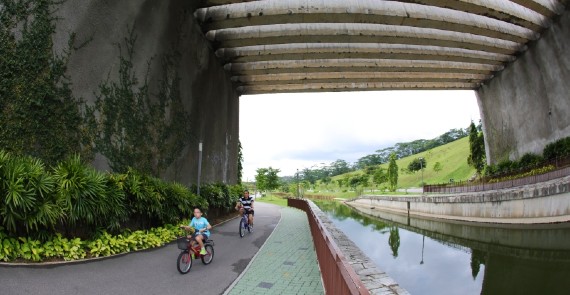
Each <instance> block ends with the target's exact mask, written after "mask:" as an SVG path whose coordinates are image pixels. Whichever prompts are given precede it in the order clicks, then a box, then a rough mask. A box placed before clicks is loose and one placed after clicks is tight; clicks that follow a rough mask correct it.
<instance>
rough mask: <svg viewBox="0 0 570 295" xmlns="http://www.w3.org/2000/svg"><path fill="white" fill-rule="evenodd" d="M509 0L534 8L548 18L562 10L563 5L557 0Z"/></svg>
mask: <svg viewBox="0 0 570 295" xmlns="http://www.w3.org/2000/svg"><path fill="white" fill-rule="evenodd" d="M511 2H514V3H516V4H518V5H520V6H524V7H526V8H528V9H530V10H534V11H536V12H538V13H540V14H542V15H544V16H546V17H549V18H551V17H553V16H554V15H558V14H561V13H562V12H563V11H564V5H563V4H562V3H561V2H562V1H559V0H511Z"/></svg>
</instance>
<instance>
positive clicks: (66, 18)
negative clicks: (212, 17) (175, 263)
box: [54, 0, 239, 184]
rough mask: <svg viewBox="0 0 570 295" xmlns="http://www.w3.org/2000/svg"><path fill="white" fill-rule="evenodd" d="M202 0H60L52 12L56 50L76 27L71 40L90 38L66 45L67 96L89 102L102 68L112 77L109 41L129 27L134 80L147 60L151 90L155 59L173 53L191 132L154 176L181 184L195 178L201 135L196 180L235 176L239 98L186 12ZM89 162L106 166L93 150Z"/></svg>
mask: <svg viewBox="0 0 570 295" xmlns="http://www.w3.org/2000/svg"><path fill="white" fill-rule="evenodd" d="M202 4H203V3H202V1H186V0H164V1H154V0H132V1H131V0H129V1H108V0H88V1H87V0H86V1H66V2H65V3H64V4H63V5H62V6H61V7H59V10H58V12H57V14H58V16H60V17H61V18H62V19H61V20H59V21H58V23H57V34H56V36H55V38H54V41H55V45H56V48H57V49H60V50H61V49H62V48H64V47H65V46H66V45H67V40H68V38H69V33H72V32H73V33H76V34H77V42H76V45H77V44H80V43H82V42H83V41H86V40H90V41H89V42H88V43H87V44H86V45H85V46H84V47H82V48H81V49H79V50H78V51H76V52H74V53H73V54H72V56H71V60H70V63H69V70H68V74H69V76H70V77H71V80H72V83H73V86H72V87H73V92H74V94H75V96H77V97H81V98H83V99H84V100H86V101H87V102H93V101H94V99H95V94H94V93H95V92H96V91H98V85H99V83H101V81H104V80H105V79H106V78H107V76H108V75H110V77H111V79H113V78H116V75H117V72H118V62H119V50H118V48H117V44H119V43H122V42H124V40H125V38H126V37H128V35H129V34H128V31H129V28H131V29H132V30H133V32H134V34H135V35H136V36H137V40H136V45H135V49H134V57H133V64H134V66H135V69H136V72H137V77H138V78H139V80H143V79H144V74H145V73H146V70H147V68H146V67H147V62H148V61H149V60H151V59H153V60H152V64H151V69H150V73H149V77H148V78H149V86H150V91H151V93H156V90H157V86H158V81H160V80H161V78H162V77H161V75H162V74H163V72H162V65H161V58H162V56H164V55H165V54H172V53H174V52H178V53H179V54H180V61H179V64H178V65H176V66H175V67H174V70H175V71H177V72H178V74H179V77H180V78H181V81H180V88H181V89H180V92H181V93H180V94H181V97H182V100H183V102H184V107H185V109H186V111H187V112H189V114H190V115H191V121H190V122H187V124H190V125H191V130H192V139H191V141H190V144H189V146H186V147H185V148H184V151H183V152H182V153H181V154H180V155H179V156H178V158H177V159H176V160H175V162H174V164H172V165H171V166H170V167H169V168H168V169H167V170H166V172H165V173H164V175H162V177H163V178H165V179H170V180H177V181H179V182H181V183H184V184H191V183H195V182H196V180H197V163H198V142H199V141H203V149H204V153H203V164H202V178H201V179H202V182H213V181H220V182H225V183H230V184H231V183H235V182H236V180H237V146H238V132H239V125H238V124H239V119H238V116H239V100H238V95H237V93H236V92H235V91H234V87H232V84H231V81H230V77H229V76H228V75H227V73H226V72H225V71H224V70H223V67H222V65H221V64H220V63H219V61H218V59H217V58H216V57H215V55H214V52H213V50H212V48H211V47H210V45H209V43H208V42H207V40H206V39H205V38H204V35H203V33H202V32H201V29H200V27H199V26H198V24H197V22H196V21H195V19H194V16H193V13H194V11H195V10H196V8H197V7H199V6H200V5H202ZM95 165H96V167H97V168H99V169H101V170H105V169H108V166H107V164H106V159H104V158H103V157H102V156H100V155H99V156H98V157H97V159H96V160H95Z"/></svg>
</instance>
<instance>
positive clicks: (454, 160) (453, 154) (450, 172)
mask: <svg viewBox="0 0 570 295" xmlns="http://www.w3.org/2000/svg"><path fill="white" fill-rule="evenodd" d="M468 156H469V138H468V137H464V138H462V139H459V140H456V141H454V142H451V143H448V144H446V145H443V146H440V147H437V148H434V149H431V150H428V151H425V152H422V153H419V154H416V155H412V156H409V157H405V158H402V159H400V160H397V161H396V164H398V169H401V168H407V167H408V164H409V163H410V162H411V161H412V160H413V159H415V158H420V157H423V158H425V159H426V161H427V167H426V168H424V182H425V183H427V184H437V183H444V182H449V179H450V178H453V179H454V180H467V179H469V178H470V177H471V176H472V175H473V174H475V169H474V168H472V167H470V166H469V165H468V164H467V157H468ZM436 162H440V163H441V165H442V170H441V171H439V172H435V171H433V167H434V164H435V163H436ZM381 167H383V168H384V169H388V164H383V165H381ZM362 173H363V172H362V171H361V170H359V171H355V172H350V173H347V174H342V175H338V176H335V177H333V182H334V186H335V187H336V188H338V186H337V185H336V179H339V178H344V177H345V176H346V175H350V176H352V175H356V174H362ZM421 178H422V173H421V171H418V172H416V173H414V174H405V173H402V172H401V171H399V172H398V187H399V188H408V187H419V186H420V184H421V181H422V180H421ZM332 186H333V184H332V183H331V185H330V187H332Z"/></svg>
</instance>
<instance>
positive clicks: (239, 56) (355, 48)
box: [216, 43, 515, 64]
mask: <svg viewBox="0 0 570 295" xmlns="http://www.w3.org/2000/svg"><path fill="white" fill-rule="evenodd" d="M216 55H217V56H218V57H219V58H221V59H223V60H226V61H232V62H236V61H239V62H253V61H268V60H277V59H280V60H301V59H336V58H338V57H339V56H342V57H344V58H372V59H410V60H412V59H414V60H415V59H420V60H442V61H459V62H470V63H483V64H501V63H504V62H511V61H514V60H515V57H514V56H511V55H506V54H499V53H491V52H483V51H474V50H467V49H462V48H449V47H438V46H418V45H402V44H380V43H293V44H272V45H260V46H246V47H237V48H220V49H218V50H217V51H216Z"/></svg>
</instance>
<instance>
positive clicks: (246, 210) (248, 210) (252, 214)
mask: <svg viewBox="0 0 570 295" xmlns="http://www.w3.org/2000/svg"><path fill="white" fill-rule="evenodd" d="M243 212H244V213H245V214H251V216H255V212H253V209H245V208H243Z"/></svg>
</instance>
